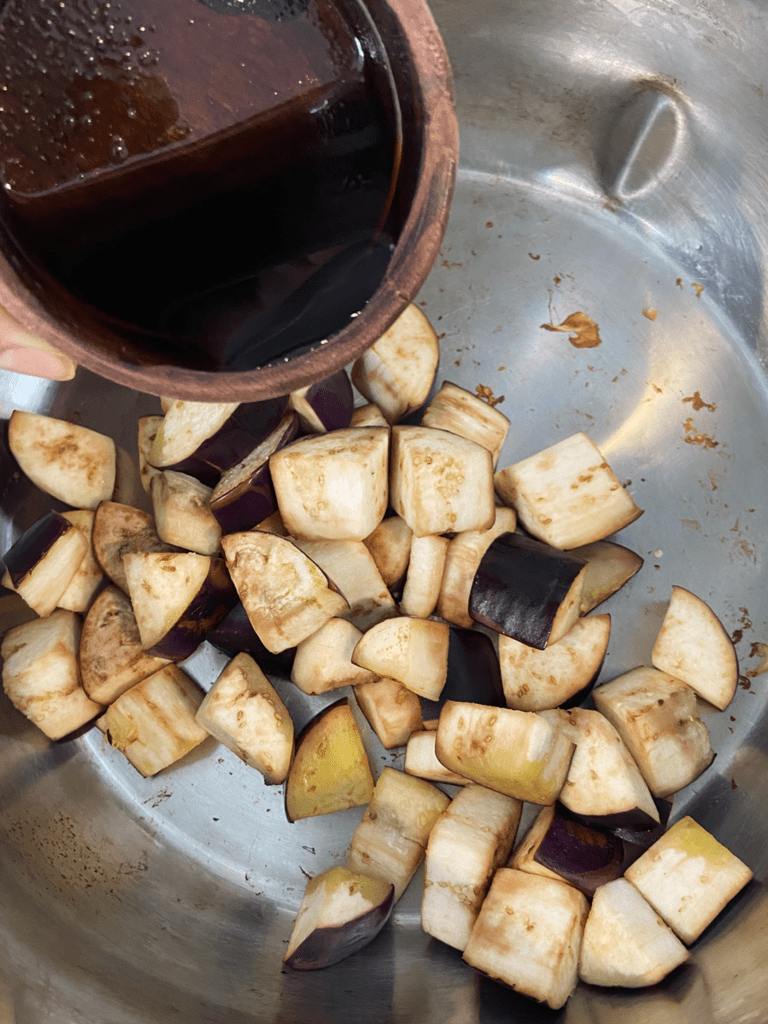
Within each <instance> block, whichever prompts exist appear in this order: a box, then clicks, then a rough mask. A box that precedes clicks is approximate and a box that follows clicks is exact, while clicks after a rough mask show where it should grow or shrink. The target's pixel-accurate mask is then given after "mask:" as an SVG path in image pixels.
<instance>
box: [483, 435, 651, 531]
mask: <svg viewBox="0 0 768 1024" xmlns="http://www.w3.org/2000/svg"><path fill="white" fill-rule="evenodd" d="M494 483H495V485H496V490H497V492H498V494H499V496H500V497H501V499H502V500H503V501H504V502H505V504H507V505H511V506H512V507H513V508H514V509H516V511H517V514H518V516H519V518H520V522H521V523H522V525H523V526H524V527H525V528H526V530H527V531H528V532H529V533H530V534H532V535H533V536H534V537H536V538H538V540H541V541H543V542H544V543H545V544H550V545H551V546H552V547H554V548H560V549H562V550H567V549H569V548H575V547H579V546H582V545H584V544H591V543H593V542H594V541H597V540H603V539H604V538H605V537H607V536H608V535H609V534H611V533H615V532H616V531H617V530H621V529H623V528H624V527H625V526H628V525H629V524H630V523H632V522H634V521H635V519H637V518H638V516H640V515H642V509H640V508H638V506H637V505H636V504H635V502H634V501H633V499H632V497H631V495H630V494H629V492H628V491H627V490H626V489H625V488H624V487H623V486H622V485H621V483H620V481H619V479H618V478H617V476H616V474H615V473H614V472H613V470H612V469H611V467H610V466H609V465H608V463H607V462H606V461H605V459H604V458H603V456H602V454H601V453H600V451H599V449H598V448H597V447H596V446H595V445H594V444H593V443H592V441H590V439H589V438H588V437H587V435H586V434H582V433H578V434H573V435H572V436H571V437H567V438H565V439H564V440H562V441H558V442H557V443H556V444H554V445H551V446H550V447H549V448H545V449H544V450H543V451H540V452H537V453H536V454H535V455H531V456H529V457H528V458H527V459H523V460H522V461H521V462H517V463H515V464H514V465H512V466H507V467H506V469H502V470H500V471H499V472H498V473H496V475H495V477H494Z"/></svg>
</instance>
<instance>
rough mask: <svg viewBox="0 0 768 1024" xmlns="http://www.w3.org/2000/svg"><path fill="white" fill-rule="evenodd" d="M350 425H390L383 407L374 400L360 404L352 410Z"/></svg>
mask: <svg viewBox="0 0 768 1024" xmlns="http://www.w3.org/2000/svg"><path fill="white" fill-rule="evenodd" d="M349 425H350V427H388V426H389V423H388V422H387V418H386V416H385V415H384V413H383V412H382V411H381V409H380V408H379V407H378V405H376V404H375V403H374V402H368V403H367V404H366V405H358V407H357V408H356V409H353V410H352V419H351V420H350V421H349Z"/></svg>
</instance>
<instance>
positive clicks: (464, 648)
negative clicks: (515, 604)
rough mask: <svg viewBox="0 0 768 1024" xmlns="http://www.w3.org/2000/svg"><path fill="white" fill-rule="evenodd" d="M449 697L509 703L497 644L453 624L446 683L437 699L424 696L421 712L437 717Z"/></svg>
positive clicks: (501, 704)
mask: <svg viewBox="0 0 768 1024" xmlns="http://www.w3.org/2000/svg"><path fill="white" fill-rule="evenodd" d="M448 700H453V701H466V702H468V703H469V704H486V705H488V706H490V707H496V708H503V707H506V706H507V704H506V701H505V699H504V687H503V686H502V680H501V669H500V667H499V659H498V656H497V654H496V648H495V647H494V645H493V640H491V638H490V637H489V636H487V635H486V634H485V633H481V632H480V631H479V630H476V629H461V628H459V627H458V626H451V628H450V632H449V634H448V673H447V676H446V679H445V686H444V687H443V689H442V692H441V694H440V697H439V699H438V700H436V701H430V700H427V699H426V698H421V708H422V715H423V716H424V718H425V719H430V718H437V717H438V716H439V714H440V709H441V708H442V707H443V705H444V704H445V702H446V701H448Z"/></svg>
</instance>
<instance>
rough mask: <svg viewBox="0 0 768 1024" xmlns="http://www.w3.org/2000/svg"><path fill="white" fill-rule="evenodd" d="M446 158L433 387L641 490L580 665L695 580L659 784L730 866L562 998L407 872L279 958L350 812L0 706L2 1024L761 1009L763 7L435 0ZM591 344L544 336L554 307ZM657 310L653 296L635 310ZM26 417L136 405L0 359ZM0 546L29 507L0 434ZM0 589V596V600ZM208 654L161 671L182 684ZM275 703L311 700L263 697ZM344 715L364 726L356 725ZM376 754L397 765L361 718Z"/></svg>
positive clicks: (767, 226) (767, 958)
mask: <svg viewBox="0 0 768 1024" xmlns="http://www.w3.org/2000/svg"><path fill="white" fill-rule="evenodd" d="M432 9H433V13H434V15H435V17H436V20H437V22H438V25H439V26H440V28H441V30H442V33H443V36H444V39H445V42H446V44H447V47H448V52H449V54H450V56H451V59H452V62H453V69H454V76H455V86H456V97H457V105H458V113H459V123H460V126H461V133H462V162H461V169H460V173H459V177H458V183H457V189H456V195H455V200H454V204H453V207H452V215H451V219H450V223H449V227H448V233H447V235H446V237H445V240H444V244H443V248H442V252H441V255H440V257H439V259H438V261H437V264H436V265H435V267H434V269H433V271H432V274H431V275H430V277H429V279H428V281H427V284H426V285H425V287H424V288H423V290H422V292H421V294H420V298H419V301H421V302H422V303H423V304H424V308H425V309H426V311H427V312H428V314H429V315H430V317H431V318H432V320H433V322H434V324H435V326H436V328H437V330H438V332H439V333H440V334H442V335H443V339H442V346H443V348H442V352H443V355H442V366H441V371H440V376H439V380H442V379H450V380H453V381H455V382H456V383H458V384H461V385H464V386H466V387H469V388H470V389H471V390H473V391H474V390H475V388H476V387H477V385H480V384H482V385H485V386H486V387H488V388H491V389H492V391H493V394H494V395H495V396H496V397H498V398H500V397H501V396H503V402H501V404H500V406H499V407H500V408H501V409H502V411H504V412H505V413H506V414H507V415H508V416H509V417H510V418H511V420H512V429H511V431H510V435H509V439H508V441H507V445H506V448H505V451H504V452H503V454H502V457H501V460H502V462H501V464H504V462H510V461H512V460H513V459H514V458H516V457H518V456H522V455H524V454H529V453H532V452H533V451H535V450H537V449H539V448H541V447H543V446H545V445H546V444H549V443H552V442H553V441H555V440H557V439H558V438H560V437H563V436H565V435H566V434H568V433H572V432H574V431H576V430H584V431H585V432H586V433H588V434H589V436H590V437H592V438H593V440H594V441H595V442H596V443H597V444H598V445H599V446H600V447H601V449H602V450H603V452H604V453H605V455H606V457H607V458H608V460H609V461H610V463H611V465H612V466H613V468H614V469H615V470H616V471H617V472H618V474H619V476H620V478H621V479H622V480H625V481H631V483H630V485H629V486H630V490H631V492H632V493H633V495H634V497H635V500H636V501H637V502H638V504H640V505H641V506H642V507H643V508H644V509H645V514H644V515H643V516H642V517H641V518H640V519H639V520H638V521H637V522H635V523H634V524H632V525H631V526H630V527H629V528H627V530H626V531H624V533H623V534H622V541H623V543H626V544H627V545H628V546H630V547H632V548H634V549H635V550H636V551H638V552H639V553H640V554H641V555H643V557H644V558H645V560H646V561H645V566H644V567H643V569H642V570H641V572H640V574H639V575H638V576H636V577H635V579H634V580H633V581H632V582H631V583H630V584H629V585H628V586H627V587H625V588H624V590H623V591H621V592H620V593H619V594H617V595H616V596H615V597H614V598H612V599H611V601H610V604H608V605H606V606H605V607H606V609H607V610H609V611H610V612H611V614H612V616H613V624H614V631H613V636H612V640H611V645H610V649H609V657H608V659H607V662H606V666H605V669H604V672H603V678H604V679H609V678H611V677H613V676H615V675H617V674H619V673H620V672H621V671H623V670H626V669H629V668H631V667H633V666H634V665H636V664H638V663H641V662H647V660H648V658H649V655H650V646H651V643H652V640H653V637H654V636H655V633H656V631H657V629H658V626H659V623H660V621H661V617H662V615H663V611H664V607H665V604H666V601H667V599H668V597H669V593H670V588H671V585H672V584H680V585H682V586H685V587H688V588H690V589H691V590H693V591H694V592H695V593H697V594H699V595H700V596H701V597H703V598H704V599H705V600H708V601H709V602H710V603H711V604H712V606H713V607H714V608H715V610H716V611H717V612H718V614H720V615H721V617H722V618H723V620H724V622H725V625H726V627H727V629H728V631H729V632H730V633H731V634H732V635H733V636H734V639H735V640H736V646H737V650H738V654H739V657H740V662H741V672H742V679H741V685H740V686H739V688H738V691H737V695H736V698H735V700H734V702H733V704H732V706H731V707H730V708H729V709H728V711H726V712H725V713H716V712H711V713H710V714H709V715H708V717H707V719H706V720H707V724H708V726H709V728H710V731H711V734H712V738H713V745H714V746H715V748H716V750H717V752H718V753H717V758H716V760H715V762H714V765H713V766H712V767H711V768H710V769H709V770H708V771H707V772H706V773H705V774H704V775H703V776H702V778H701V779H700V780H699V781H698V782H696V783H695V784H694V785H692V786H690V787H689V788H688V790H687V791H685V792H684V793H683V794H681V796H680V798H679V800H678V802H677V804H676V807H675V814H676V815H678V816H679V815H681V814H683V813H690V814H692V815H693V816H694V817H695V818H696V819H697V820H698V821H700V822H701V823H702V824H703V825H704V826H705V827H706V828H708V829H709V830H710V831H712V832H713V833H714V834H715V835H716V836H717V837H718V838H719V839H720V840H721V841H723V842H724V843H725V844H726V845H727V846H728V847H730V849H732V850H733V851H734V852H735V853H736V854H737V855H738V856H739V857H741V858H742V859H743V860H745V861H746V862H747V863H748V864H749V865H750V866H751V867H752V868H753V869H754V872H755V881H754V882H753V883H752V884H751V885H750V886H748V887H747V889H745V890H744V891H743V892H742V893H741V895H740V896H739V897H738V898H737V899H736V900H735V901H734V902H733V904H732V905H730V906H729V907H728V909H727V910H726V911H725V912H724V913H723V914H722V915H721V916H720V918H718V920H717V922H716V923H715V924H714V925H713V926H712V927H711V928H710V929H709V930H708V931H707V932H706V933H705V935H704V936H703V937H702V938H701V939H700V940H699V942H698V943H697V944H696V947H695V951H694V954H693V956H692V958H691V961H690V963H689V964H686V965H684V966H683V967H682V968H680V969H679V970H678V971H676V972H675V973H674V975H673V976H671V977H670V978H669V979H667V981H666V982H664V983H662V984H661V985H659V986H657V987H655V988H653V989H651V990H648V991H637V992H620V991H603V990H598V989H592V988H588V987H587V986H580V987H579V988H578V990H577V991H576V993H575V995H574V996H573V997H572V998H571V1000H570V1001H569V1003H568V1004H567V1006H566V1008H565V1009H564V1010H562V1011H561V1012H560V1013H559V1014H556V1013H553V1012H551V1011H548V1010H545V1009H542V1008H540V1007H538V1006H537V1005H535V1004H533V1003H530V1002H528V1001H527V1000H525V999H523V998H522V997H519V996H518V995H516V994H515V993H513V992H510V991H508V990H506V989H504V988H502V987H500V986H497V985H495V984H494V983H492V982H490V981H488V980H486V979H483V978H481V977H480V976H479V975H478V974H476V973H474V972H473V971H471V970H470V969H469V968H466V967H465V966H464V965H463V964H462V963H461V960H460V957H459V955H458V954H457V953H456V952H455V951H454V950H451V949H448V948H447V947H444V946H442V945H440V944H439V943H437V942H435V941H431V940H429V939H428V938H427V937H426V936H425V935H423V934H422V933H421V931H420V929H419V919H418V908H419V880H418V878H417V879H416V880H415V881H414V883H413V884H412V886H411V889H410V890H409V892H408V893H407V894H406V896H405V897H404V899H403V900H402V902H401V903H400V905H399V906H398V908H397V910H396V912H395V915H394V919H393V921H392V923H391V925H389V926H388V927H387V928H386V929H385V930H384V931H383V932H382V933H381V935H380V936H379V937H378V939H377V940H376V941H375V942H374V943H373V944H372V945H370V946H369V947H367V948H366V949H365V950H363V951H362V952H361V953H359V954H358V955H356V956H355V957H354V958H352V959H350V960H348V961H346V962H343V963H341V964H338V965H337V966H335V967H332V968H328V969H326V970H324V971H319V972H314V973H309V974H296V973H284V972H282V970H281V959H282V954H283V950H284V948H285V942H286V940H287V937H288V934H289V930H290V923H291V918H292V915H293V913H294V912H295V909H296V907H297V905H298V902H299V899H300V896H301V893H302V892H303V889H304V885H305V882H306V877H305V873H309V874H311V873H313V872H317V871H319V870H321V869H323V868H325V867H327V866H330V865H332V864H335V863H338V862H340V861H341V860H342V859H343V857H344V854H345V850H346V846H347V843H348V841H349V837H350V835H351V833H352V830H353V828H354V826H355V824H356V822H357V820H358V819H359V816H360V813H359V811H358V812H348V813H344V814H340V815H337V816H331V817H329V818H318V819H310V820H307V821H303V822H298V823H296V824H294V825H289V824H288V823H287V822H286V820H285V817H284V814H283V810H282V802H281V793H280V792H279V791H277V790H276V789H268V788H266V787H265V786H264V785H263V784H262V781H261V778H260V777H259V776H258V775H257V773H255V772H253V771H252V770H251V769H249V768H247V767H245V766H244V765H243V764H242V763H240V762H239V761H238V760H237V759H236V758H235V757H234V756H232V755H231V754H230V753H229V752H228V751H226V750H224V749H223V748H221V747H217V746H216V745H215V744H214V743H213V742H212V741H211V742H209V743H206V744H204V745H203V746H202V747H201V748H200V749H199V750H198V751H197V752H196V753H195V754H194V755H193V756H191V757H189V758H188V759H187V760H186V761H184V762H183V763H181V764H180V765H178V766H177V767H175V768H173V769H171V770H169V771H167V772H165V773H163V774H161V775H159V776H157V777H156V778H153V779H148V780H143V779H141V778H140V777H139V776H138V774H137V773H136V772H135V771H134V770H133V769H132V768H131V767H130V765H129V764H128V763H127V762H125V761H124V760H123V759H122V758H121V755H119V754H118V753H116V752H111V751H110V750H109V749H108V748H106V746H105V744H104V742H103V740H102V738H101V736H100V734H99V733H98V732H97V731H96V730H93V729H92V730H90V731H88V732H86V733H85V734H84V735H82V736H80V737H79V738H77V739H75V740H72V741H67V742H60V743H55V744H50V743H48V742H47V741H46V740H45V739H44V737H43V736H42V734H40V733H38V732H36V731H35V730H34V729H33V728H32V727H30V726H27V724H26V723H25V721H24V720H23V719H22V718H21V716H20V715H18V714H17V713H15V712H14V711H13V709H12V708H11V707H10V705H9V704H8V702H7V701H6V700H4V699H3V701H2V704H1V705H0V710H1V711H2V717H1V719H0V743H1V744H2V759H1V760H0V775H1V776H2V783H1V784H0V821H1V822H2V829H3V831H2V838H1V840H0V842H1V843H2V856H0V878H1V879H2V885H1V886H0V922H1V923H0V935H1V938H0V950H1V951H2V958H1V959H0V973H1V974H2V983H0V1007H2V1008H3V1010H4V1011H5V1016H4V1017H2V1014H0V1019H3V1020H8V1021H13V1022H14V1024H64V1022H67V1024H70V1022H77V1024H97V1022H98V1024H103V1022H109V1024H139V1022H140V1024H150V1022H163V1024H165V1022H168V1021H173V1020H178V1021H184V1022H185V1024H203V1022H215V1024H252V1022H256V1021H259V1022H281V1024H300V1022H305V1021H308V1020H312V1021H317V1022H323V1024H326V1022H336V1021H344V1022H345V1024H353V1022H377V1024H390V1022H391V1024H395V1022H400V1021H418V1022H425V1024H426V1022H429V1024H446V1022H452V1024H480V1022H482V1024H496V1022H499V1024H500V1022H502V1021H504V1022H506V1024H509V1022H526V1024H527V1022H532V1021H538V1020H541V1021H553V1020H558V1021H567V1022H569V1024H586V1022H590V1024H598V1022H610V1024H635V1022H643V1024H650V1022H654V1021H659V1022H662V1021H663V1022H664V1024H683V1022H685V1024H690V1022H691V1021H696V1022H697V1024H714V1022H717V1024H737V1022H739V1024H746V1022H757V1021H763V1020H765V1019H766V1012H767V1011H766V1006H768V966H766V965H768V929H766V924H765V922H766V920H767V919H768V918H767V917H766V912H767V910H768V907H767V906H766V898H765V892H764V890H763V888H762V881H763V879H764V877H765V873H766V866H767V865H768V854H766V850H767V849H768V842H767V840H768V814H766V808H767V807H768V770H767V768H768V762H767V761H766V748H767V742H766V740H767V738H766V727H765V723H766V709H765V705H766V695H765V678H766V677H765V675H764V674H762V673H763V671H764V670H765V660H766V658H765V656H766V651H767V650H768V647H766V645H768V588H767V587H766V586H765V579H764V567H765V554H764V551H765V543H766V537H767V536H768V535H767V534H766V529H765V525H764V506H765V501H766V496H768V458H766V456H768V444H767V442H766V438H768V429H767V424H768V387H767V386H766V385H767V380H766V362H767V357H768V341H767V338H768V333H767V332H766V326H765V313H764V310H763V301H764V300H763V293H764V289H765V280H766V271H765V267H766V265H768V261H766V253H767V252H768V217H766V202H765V198H764V197H765V195H766V194H767V193H766V187H765V186H766V170H765V168H766V166H768V160H767V158H768V106H766V98H765V93H766V92H768V61H767V60H766V52H767V43H766V39H767V35H766V31H767V29H768V4H766V3H764V2H763V0H759V2H758V0H753V2H748V0H706V2H699V0H690V2H681V0H588V2H587V0H560V2H558V3H554V2H552V0H476V2H475V3H472V4H469V3H465V2H460V0H433V4H432ZM577 310H578V311H582V312H584V313H586V314H588V315H589V316H591V317H592V318H593V319H594V320H595V321H596V322H597V323H598V325H599V333H600V337H601V339H602V343H601V344H600V345H599V346H597V347H594V348H577V347H575V346H574V345H573V344H571V343H570V342H569V339H568V336H567V335H564V334H555V333H551V332H548V331H546V330H543V329H542V328H541V327H540V325H541V324H542V323H550V324H553V323H554V324H557V323H560V322H561V321H562V320H564V319H565V318H566V317H567V316H568V315H569V314H571V313H573V312H575V311H577ZM653 311H655V319H653V318H652V317H653V316H654V312H653ZM13 407H21V408H26V409H36V410H42V411H50V412H52V413H53V414H55V415H61V416H65V417H70V418H75V419H78V420H79V421H80V422H83V423H85V424H87V425H89V426H93V427H95V428H96V429H107V430H111V431H114V432H115V433H116V434H117V436H118V437H119V439H120V441H121V443H122V445H123V446H124V447H126V448H131V449H132V446H133V437H134V421H135V417H136V415H137V414H139V413H141V412H145V411H150V410H154V409H155V408H156V406H155V401H154V400H153V399H150V398H148V397H146V396H141V395H138V394H136V393H132V392H129V391H126V390H121V389H120V388H119V387H117V386H115V385H111V384H108V383H105V382H104V381H101V380H99V379H97V378H94V377H92V376H90V375H88V374H87V373H81V374H80V375H79V376H78V378H77V379H76V380H75V381H74V382H73V383H71V384H68V385H63V386H55V385H49V384H42V383H35V382H30V381H24V380H22V379H21V378H14V377H10V376H2V377H0V416H2V417H3V418H7V416H8V415H9V413H10V410H11V408H13ZM0 481H2V483H0V501H1V504H2V508H3V520H2V529H0V535H1V537H2V543H3V549H5V548H6V547H7V546H8V544H9V542H10V540H11V538H12V537H13V536H14V535H15V531H17V530H18V529H19V528H22V527H24V526H25V525H27V524H28V523H29V522H31V521H32V519H33V518H34V517H35V516H36V515H38V514H39V513H40V512H41V511H42V509H43V508H44V507H45V506H46V501H45V499H43V498H42V497H41V496H40V495H38V494H36V493H33V491H32V490H31V489H30V488H29V487H27V485H26V484H25V483H24V482H23V481H22V480H19V479H18V478H16V477H15V476H14V475H13V466H12V463H11V461H10V459H9V457H8V456H7V455H6V454H3V455H2V471H1V472H0ZM17 611H18V608H17V606H16V605H14V604H12V602H11V601H10V599H9V598H8V597H2V598H0V613H1V614H2V617H3V623H4V624H10V622H11V621H12V618H13V616H14V615H15V614H16V613H17ZM220 663H221V661H220V659H219V658H218V656H217V655H215V654H214V653H213V652H212V651H210V650H205V649H203V650H201V651H200V652H199V653H198V655H196V656H195V657H194V658H193V659H192V662H191V664H190V665H189V670H190V672H191V673H193V674H194V675H195V676H196V678H198V679H199V680H200V681H201V682H202V683H203V685H208V684H209V683H210V682H211V680H212V678H213V676H214V675H215V673H216V671H217V668H218V667H219V665H220ZM283 689H284V692H286V693H287V694H288V699H289V700H290V702H291V710H292V712H293V713H294V715H295V718H296V722H297V725H301V724H302V723H303V721H304V720H306V718H307V717H308V716H309V714H310V706H309V703H308V700H304V698H302V697H301V695H300V694H299V693H298V691H296V692H294V693H290V691H288V690H287V689H286V688H283ZM369 739H370V738H369ZM370 750H371V756H372V760H373V762H374V764H375V765H378V766H381V765H382V764H384V763H394V764H399V763H401V762H400V759H399V757H397V756H395V757H392V756H389V755H387V756H383V755H382V754H381V751H380V750H379V749H378V748H377V747H376V745H375V742H373V741H371V742H370Z"/></svg>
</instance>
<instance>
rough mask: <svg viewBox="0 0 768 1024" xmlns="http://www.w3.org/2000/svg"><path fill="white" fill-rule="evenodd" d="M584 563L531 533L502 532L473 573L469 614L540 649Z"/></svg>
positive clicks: (498, 630) (515, 638) (546, 639)
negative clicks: (527, 534) (534, 537)
mask: <svg viewBox="0 0 768 1024" xmlns="http://www.w3.org/2000/svg"><path fill="white" fill-rule="evenodd" d="M586 564H587V563H586V561H585V560H584V559H583V558H577V557H576V556H575V555H571V554H569V553H568V552H566V551H559V550H557V549H556V548H551V547H549V546H548V545H546V544H542V543H541V542H540V541H538V540H533V538H531V537H525V536H523V535H522V534H520V533H502V534H501V536H500V537H497V538H496V540H495V541H494V542H493V543H492V544H491V546H490V547H489V548H488V550H487V551H486V553H485V554H484V555H483V558H482V560H481V562H480V565H479V567H478V569H477V572H476V573H475V578H474V580H473V582H472V589H471V590H470V592H469V614H470V616H471V617H472V618H473V619H474V620H475V622H479V623H481V624H482V625H484V626H488V627H489V628H490V629H494V630H496V632H497V633H504V634H505V635H506V636H511V637H512V639H513V640H519V641H520V643H523V644H527V645H528V646H529V647H535V648H537V649H538V650H544V648H545V647H546V646H547V641H548V639H549V635H550V633H551V631H552V624H553V623H554V621H555V616H556V615H557V610H558V608H559V607H560V604H561V602H562V601H563V599H564V598H565V596H566V595H567V593H568V590H569V589H570V587H571V585H572V583H573V581H574V580H575V579H576V577H577V575H578V574H579V572H581V570H582V568H583V567H584V566H585V565H586Z"/></svg>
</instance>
